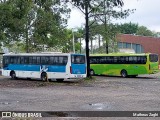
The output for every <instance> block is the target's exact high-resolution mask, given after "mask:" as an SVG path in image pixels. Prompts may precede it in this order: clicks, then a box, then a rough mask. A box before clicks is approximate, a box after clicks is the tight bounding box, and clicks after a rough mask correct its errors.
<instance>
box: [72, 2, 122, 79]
mask: <svg viewBox="0 0 160 120" xmlns="http://www.w3.org/2000/svg"><path fill="white" fill-rule="evenodd" d="M104 1H108V2H107V3H108V4H109V5H110V4H113V5H114V6H119V7H120V6H123V1H122V0H72V2H73V4H74V5H75V6H77V8H78V9H80V10H81V11H82V12H83V13H84V15H85V21H86V22H85V23H86V24H85V31H86V33H85V42H86V58H87V77H90V65H89V17H92V16H93V13H96V14H97V13H98V12H99V7H100V6H101V4H103V2H104ZM104 6H106V4H105V5H104ZM106 7H108V6H106Z"/></svg>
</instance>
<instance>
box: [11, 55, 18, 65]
mask: <svg viewBox="0 0 160 120" xmlns="http://www.w3.org/2000/svg"><path fill="white" fill-rule="evenodd" d="M10 63H11V64H16V63H17V58H16V57H15V56H12V57H10Z"/></svg>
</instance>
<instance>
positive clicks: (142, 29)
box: [136, 26, 154, 36]
mask: <svg viewBox="0 0 160 120" xmlns="http://www.w3.org/2000/svg"><path fill="white" fill-rule="evenodd" d="M136 34H137V35H142V36H154V34H153V32H152V31H151V30H149V29H148V28H147V27H145V26H140V27H138V30H137V32H136Z"/></svg>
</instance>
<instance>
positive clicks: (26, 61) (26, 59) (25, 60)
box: [24, 56, 29, 64]
mask: <svg viewBox="0 0 160 120" xmlns="http://www.w3.org/2000/svg"><path fill="white" fill-rule="evenodd" d="M28 59H29V57H28V56H25V57H24V64H28Z"/></svg>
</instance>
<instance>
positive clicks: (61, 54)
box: [3, 52, 84, 56]
mask: <svg viewBox="0 0 160 120" xmlns="http://www.w3.org/2000/svg"><path fill="white" fill-rule="evenodd" d="M68 55H84V54H78V53H53V52H44V53H7V54H3V56H68Z"/></svg>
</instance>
